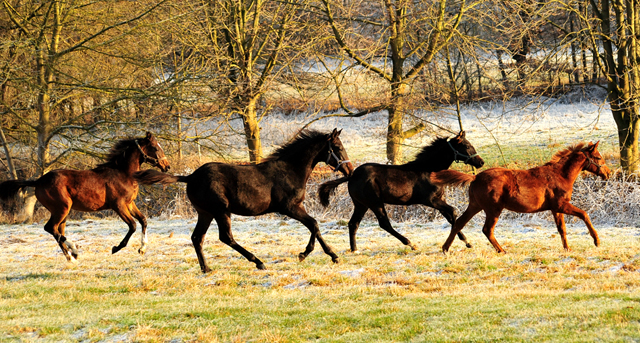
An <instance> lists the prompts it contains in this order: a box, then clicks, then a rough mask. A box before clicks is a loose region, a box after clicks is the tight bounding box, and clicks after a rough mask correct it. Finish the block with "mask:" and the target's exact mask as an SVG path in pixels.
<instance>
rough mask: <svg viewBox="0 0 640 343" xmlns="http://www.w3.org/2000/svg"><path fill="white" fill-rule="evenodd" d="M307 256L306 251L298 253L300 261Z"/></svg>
mask: <svg viewBox="0 0 640 343" xmlns="http://www.w3.org/2000/svg"><path fill="white" fill-rule="evenodd" d="M305 258H307V255H305V254H304V253H299V254H298V261H300V262H302V261H304V259H305Z"/></svg>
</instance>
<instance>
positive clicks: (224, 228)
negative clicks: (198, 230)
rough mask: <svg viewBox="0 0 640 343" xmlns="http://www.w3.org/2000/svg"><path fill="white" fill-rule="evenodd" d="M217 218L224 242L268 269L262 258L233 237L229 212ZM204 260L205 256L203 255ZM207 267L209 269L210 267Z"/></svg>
mask: <svg viewBox="0 0 640 343" xmlns="http://www.w3.org/2000/svg"><path fill="white" fill-rule="evenodd" d="M215 219H216V223H218V234H219V237H220V241H222V243H224V244H226V245H228V246H230V247H231V248H233V250H235V251H237V252H239V253H240V254H242V256H244V257H245V258H246V259H247V260H249V261H250V262H253V263H255V264H256V268H258V269H267V268H266V267H265V266H264V263H262V261H260V259H258V258H257V257H256V256H255V255H254V254H252V253H250V252H249V251H247V249H245V248H243V247H242V246H241V245H240V244H238V242H236V240H235V239H233V234H232V233H231V218H230V217H229V214H223V215H218V216H216V217H215ZM194 233H195V232H194ZM194 245H195V244H194ZM200 245H201V246H202V242H200ZM200 253H201V254H202V247H201V248H200ZM202 262H204V256H202ZM201 265H202V264H201ZM204 265H205V267H206V263H204ZM206 268H207V269H208V267H206ZM203 271H204V269H203ZM205 273H206V272H205Z"/></svg>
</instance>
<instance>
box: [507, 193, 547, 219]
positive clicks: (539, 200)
mask: <svg viewBox="0 0 640 343" xmlns="http://www.w3.org/2000/svg"><path fill="white" fill-rule="evenodd" d="M504 203H505V205H506V207H505V208H506V209H507V210H509V211H514V212H520V213H534V212H540V211H545V210H546V206H545V197H544V196H539V195H538V194H534V193H533V192H526V190H525V191H524V192H520V193H519V194H518V196H517V197H514V196H510V197H508V199H505V201H504Z"/></svg>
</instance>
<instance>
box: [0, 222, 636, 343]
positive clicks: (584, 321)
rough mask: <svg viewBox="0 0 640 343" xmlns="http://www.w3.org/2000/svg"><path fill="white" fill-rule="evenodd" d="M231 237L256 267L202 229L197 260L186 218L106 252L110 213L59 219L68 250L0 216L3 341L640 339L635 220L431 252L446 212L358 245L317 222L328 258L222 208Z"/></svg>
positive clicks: (371, 234) (364, 231) (276, 225)
mask: <svg viewBox="0 0 640 343" xmlns="http://www.w3.org/2000/svg"><path fill="white" fill-rule="evenodd" d="M233 220H234V222H233V225H234V228H235V230H234V233H235V236H236V239H237V240H238V241H239V242H240V244H242V245H243V246H245V247H246V248H247V249H249V250H251V251H252V252H254V253H255V254H256V255H257V256H258V257H260V258H261V259H263V260H264V261H265V262H266V264H267V267H268V268H269V269H268V270H266V271H258V270H256V269H255V268H254V265H253V264H252V263H249V262H247V261H246V260H245V259H244V258H242V257H241V256H240V255H239V254H238V253H236V252H235V251H233V250H231V249H230V248H228V247H227V246H225V245H224V244H222V243H220V242H219V241H217V232H216V228H215V225H214V226H212V227H211V229H210V231H209V236H208V238H207V241H206V244H205V246H206V249H205V252H206V256H207V258H208V260H209V263H210V265H211V267H212V268H213V272H211V273H209V274H206V275H203V274H201V273H200V271H199V267H198V265H197V261H196V258H195V253H194V251H193V247H192V246H191V243H190V239H189V237H190V233H191V230H192V228H193V226H194V225H195V223H194V221H193V220H167V221H151V223H150V230H149V233H150V247H149V250H148V253H147V255H145V256H139V255H138V254H137V247H138V246H139V240H138V236H137V235H135V236H134V238H133V239H132V240H131V242H130V245H129V247H127V248H126V249H124V250H123V251H121V252H119V253H118V254H116V255H111V253H110V250H111V246H112V245H115V244H117V243H118V242H119V240H120V239H121V238H122V236H123V235H124V233H125V231H126V230H125V227H124V224H123V223H120V222H119V221H116V220H85V221H82V222H71V223H69V225H68V235H67V236H68V237H69V238H70V239H72V240H74V241H75V242H76V243H78V244H79V245H80V252H81V256H80V262H79V264H77V265H73V264H67V263H66V262H65V261H64V258H63V257H62V254H61V253H60V252H59V251H58V250H59V248H58V247H57V245H56V244H55V243H54V241H53V239H51V237H50V236H49V235H48V234H46V233H45V232H44V231H43V230H42V223H40V224H33V225H3V226H1V227H0V232H1V235H2V239H1V240H0V289H1V290H2V292H1V294H2V297H1V299H0V332H2V334H0V341H86V342H97V341H99V342H117V341H127V342H128V341H135V342H160V341H163V342H164V341H172V342H181V341H185V342H186V341H199V342H200V341H201V342H205V341H206V342H218V341H219V342H247V341H251V342H297V341H322V342H370V341H385V342H387V341H398V342H400V341H493V340H504V341H522V340H533V341H575V342H578V341H580V342H582V341H629V340H630V341H634V340H638V339H640V311H639V309H640V303H639V301H640V291H639V289H640V288H639V286H640V272H639V270H640V249H638V248H637V245H638V236H637V235H635V229H633V228H598V229H599V231H600V233H601V238H602V242H603V245H602V246H601V247H599V248H595V247H593V245H592V242H591V240H590V239H589V236H588V235H586V234H585V233H586V229H585V228H583V227H582V226H581V225H575V226H570V228H569V243H570V245H571V246H572V247H573V249H574V250H573V251H572V252H564V251H562V249H561V244H560V240H559V238H558V237H557V235H555V229H554V228H553V227H552V224H551V222H550V223H549V225H548V226H538V225H528V224H526V225H520V224H517V223H516V224H513V225H512V224H506V223H505V224H502V225H500V227H499V228H498V230H497V231H496V236H497V238H498V240H500V242H501V243H503V246H504V247H505V249H506V250H507V251H508V254H506V255H497V254H495V253H494V252H493V251H492V249H491V248H490V246H489V245H488V242H487V240H486V238H484V236H483V235H482V234H481V233H480V232H479V231H480V230H479V225H480V223H479V222H478V223H471V225H470V226H469V227H467V228H466V229H465V231H466V232H467V236H468V237H469V239H470V240H471V241H472V242H473V244H474V248H472V249H466V248H464V247H463V245H462V244H460V243H459V242H456V243H454V246H453V247H454V248H453V249H452V250H453V253H452V254H450V255H447V256H445V255H443V254H442V253H441V252H440V245H441V244H442V242H443V241H444V239H445V238H446V234H447V232H448V226H447V225H445V224H444V222H441V221H436V222H433V223H411V222H405V223H396V225H395V226H396V227H397V228H398V229H399V230H400V231H401V232H403V233H405V234H406V235H407V236H408V237H410V238H411V240H412V241H413V242H414V243H417V244H418V246H419V250H418V251H411V250H408V249H407V248H405V247H404V246H402V245H401V244H400V243H399V242H398V241H397V240H395V239H394V238H392V237H391V236H390V235H388V234H387V233H386V232H384V231H382V230H381V229H380V228H378V227H377V224H376V223H371V222H366V223H363V226H362V228H361V230H360V233H359V236H358V237H359V246H360V248H361V249H362V250H361V252H360V253H358V254H353V253H349V252H346V251H345V249H347V247H348V241H347V240H348V238H347V235H346V230H345V229H344V228H343V227H340V226H339V225H337V223H336V222H326V223H322V225H321V227H322V230H323V236H324V237H325V239H326V240H327V241H328V242H330V244H332V245H333V246H334V248H335V249H336V250H338V251H339V252H340V254H339V255H340V256H341V259H342V261H341V263H340V264H332V263H331V262H330V258H329V257H328V256H326V255H325V254H324V253H322V252H321V251H320V248H319V246H317V250H316V252H314V253H313V254H312V255H311V256H310V257H309V258H308V259H307V260H306V261H305V262H302V263H300V262H297V258H296V255H297V253H298V252H300V251H301V250H302V249H303V248H304V245H305V244H306V241H307V240H308V231H307V230H306V229H305V228H304V227H303V226H302V225H300V224H298V223H296V222H293V221H290V220H287V219H286V218H275V217H269V218H258V219H251V218H247V219H245V218H239V217H234V219H233Z"/></svg>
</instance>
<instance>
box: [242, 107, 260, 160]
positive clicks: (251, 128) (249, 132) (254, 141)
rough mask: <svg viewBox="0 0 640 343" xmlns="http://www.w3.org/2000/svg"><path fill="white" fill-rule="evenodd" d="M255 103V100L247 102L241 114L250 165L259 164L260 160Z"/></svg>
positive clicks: (258, 130) (258, 128)
mask: <svg viewBox="0 0 640 343" xmlns="http://www.w3.org/2000/svg"><path fill="white" fill-rule="evenodd" d="M256 103H257V100H256V99H252V100H251V101H249V103H248V104H247V106H246V107H245V111H244V113H243V114H242V123H243V125H244V133H245V136H246V139H247V148H248V150H249V161H251V162H252V163H260V159H261V158H262V141H261V140H260V125H259V122H258V115H257V104H256Z"/></svg>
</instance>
